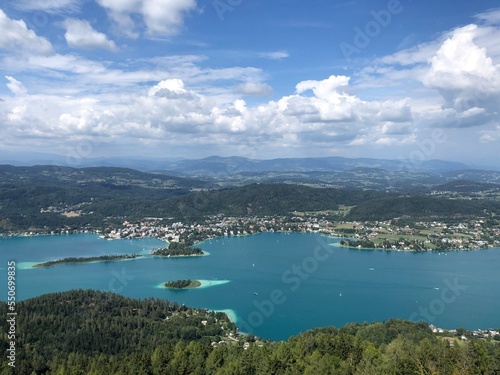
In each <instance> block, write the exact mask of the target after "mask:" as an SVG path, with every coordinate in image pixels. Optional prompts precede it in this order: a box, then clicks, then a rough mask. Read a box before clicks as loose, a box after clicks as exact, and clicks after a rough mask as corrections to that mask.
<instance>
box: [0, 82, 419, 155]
mask: <svg viewBox="0 0 500 375" xmlns="http://www.w3.org/2000/svg"><path fill="white" fill-rule="evenodd" d="M348 82H349V77H343V76H334V77H330V78H327V79H325V80H319V81H304V82H300V83H299V84H298V85H297V91H298V92H297V93H296V94H294V95H290V96H285V97H282V98H280V99H279V100H278V101H269V102H267V103H263V104H261V105H257V106H253V107H252V106H248V104H247V103H246V102H245V101H244V100H242V99H236V100H233V101H230V102H228V101H225V102H219V103H214V101H213V100H211V98H210V97H209V96H207V95H204V94H201V93H200V92H197V91H196V90H194V89H192V88H189V87H187V86H186V84H185V82H184V81H183V80H181V79H179V78H170V79H165V80H162V81H160V82H158V83H157V84H155V85H152V86H151V87H150V88H149V89H148V90H147V91H146V92H143V93H142V94H141V93H140V92H136V93H135V94H130V95H122V96H120V95H118V96H113V95H111V94H110V95H101V96H100V97H99V99H97V98H92V97H83V98H78V97H75V98H73V97H60V96H57V95H26V96H25V97H23V98H22V99H20V100H17V101H15V102H14V101H10V102H8V103H5V105H6V107H8V110H7V111H6V112H4V113H5V116H4V117H5V122H6V125H7V127H6V129H4V131H5V132H6V134H8V136H9V137H12V136H13V135H18V136H21V135H24V137H26V136H25V134H28V133H33V134H35V133H36V134H44V137H46V138H50V137H53V138H54V139H60V137H62V136H67V137H77V136H80V137H85V136H86V137H111V138H113V139H116V138H117V137H119V138H120V142H127V140H130V141H132V140H133V139H135V140H138V139H141V140H149V141H148V142H157V143H159V142H165V140H168V142H174V143H176V142H178V143H182V142H184V143H185V142H189V143H190V144H211V145H215V144H220V143H224V144H228V145H233V146H234V147H240V146H241V145H244V144H248V143H254V142H256V143H257V144H259V145H261V146H262V147H270V145H273V144H276V145H277V144H280V145H281V146H282V147H285V146H286V147H297V146H301V145H303V144H311V145H323V146H322V147H326V146H331V145H334V144H338V143H340V144H341V143H343V142H346V141H354V140H355V139H356V138H358V139H361V138H362V137H364V139H366V140H367V142H369V143H371V144H373V145H376V144H377V142H378V143H384V142H386V143H387V139H389V138H390V139H391V140H393V141H394V142H396V141H397V140H398V139H399V140H401V141H402V142H408V139H409V138H408V137H409V134H411V131H412V127H411V111H410V113H408V112H409V111H408V108H407V106H408V103H406V102H405V101H397V102H390V101H386V102H374V101H371V102H366V101H363V100H361V99H360V98H358V97H356V96H354V95H352V94H346V93H345V92H344V90H345V89H346V85H347V84H348ZM308 90H312V92H313V95H308V96H305V95H303V94H304V93H306V92H307V91H308ZM335 93H336V95H334V94H335ZM41 103H44V105H46V106H47V107H48V109H46V110H45V111H42V110H41V109H40V105H41ZM56 103H57V104H56ZM47 107H46V108H47ZM405 116H406V117H407V119H406V120H407V121H406V122H405V121H404V120H405ZM34 119H36V121H34ZM388 119H392V120H393V122H390V121H389V120H388ZM354 120H358V121H354ZM20 124H25V126H20ZM9 128H10V130H11V132H10V133H7V132H8V129H9ZM382 128H384V131H380V129H382ZM384 139H386V140H385V141H384ZM386 143H384V144H386ZM266 145H267V146H266ZM284 145H285V146H284ZM281 146H280V147H281Z"/></svg>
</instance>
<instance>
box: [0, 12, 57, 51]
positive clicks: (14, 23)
mask: <svg viewBox="0 0 500 375" xmlns="http://www.w3.org/2000/svg"><path fill="white" fill-rule="evenodd" d="M0 48H2V49H5V50H8V51H12V52H29V53H31V54H33V53H34V54H39V55H49V54H51V53H53V49H52V45H51V44H50V42H49V41H48V40H47V39H45V38H42V37H39V36H38V35H36V34H35V33H34V32H33V30H30V29H28V27H27V26H26V24H25V23H24V21H23V20H13V19H10V18H9V17H8V16H7V15H6V14H5V13H4V12H3V11H2V10H1V9H0Z"/></svg>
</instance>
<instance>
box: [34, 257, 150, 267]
mask: <svg viewBox="0 0 500 375" xmlns="http://www.w3.org/2000/svg"><path fill="white" fill-rule="evenodd" d="M139 258H144V256H143V255H138V254H133V255H117V256H116V258H113V256H111V257H110V259H99V257H89V258H88V260H87V259H82V260H80V261H78V260H76V261H71V260H68V261H65V259H64V258H63V259H57V260H53V261H47V262H42V263H35V264H34V265H32V266H31V268H50V267H56V266H59V265H63V264H88V263H105V262H121V261H126V260H135V259H139ZM76 259H78V258H76ZM29 263H32V262H29Z"/></svg>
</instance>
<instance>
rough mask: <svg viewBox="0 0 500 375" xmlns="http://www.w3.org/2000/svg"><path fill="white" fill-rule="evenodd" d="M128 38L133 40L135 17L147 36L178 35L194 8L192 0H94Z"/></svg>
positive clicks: (194, 1) (194, 0)
mask: <svg viewBox="0 0 500 375" xmlns="http://www.w3.org/2000/svg"><path fill="white" fill-rule="evenodd" d="M97 2H98V3H99V4H100V5H101V6H102V7H104V8H105V9H107V11H108V13H109V15H110V17H111V18H112V19H113V20H114V21H115V22H116V23H117V24H118V25H119V26H120V30H121V31H122V32H123V33H125V35H127V36H128V37H137V36H138V32H137V25H136V22H135V21H134V17H135V16H140V17H141V18H142V21H143V22H144V24H145V25H146V34H147V35H149V36H169V35H172V34H175V33H177V32H178V30H179V28H180V27H181V26H182V24H183V22H184V17H185V16H186V14H187V13H189V12H191V11H193V10H195V9H196V7H197V5H196V0H119V1H117V0H97Z"/></svg>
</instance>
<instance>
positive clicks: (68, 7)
mask: <svg viewBox="0 0 500 375" xmlns="http://www.w3.org/2000/svg"><path fill="white" fill-rule="evenodd" d="M80 3H81V0H43V1H40V0H17V1H15V2H14V3H13V6H14V7H15V8H16V9H19V10H22V11H26V12H29V11H37V10H39V11H44V12H48V13H58V12H61V11H72V12H73V11H77V10H78V8H79V7H80Z"/></svg>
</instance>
